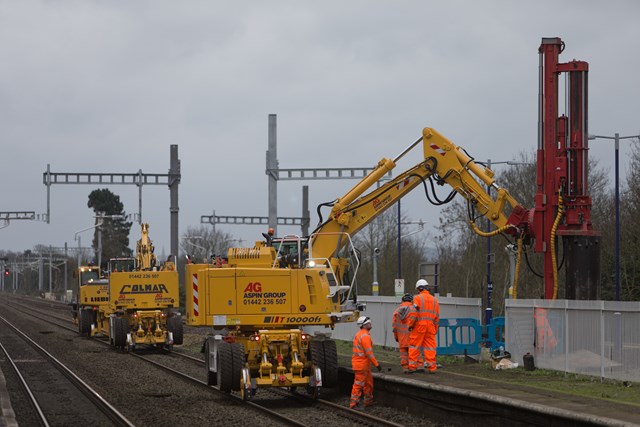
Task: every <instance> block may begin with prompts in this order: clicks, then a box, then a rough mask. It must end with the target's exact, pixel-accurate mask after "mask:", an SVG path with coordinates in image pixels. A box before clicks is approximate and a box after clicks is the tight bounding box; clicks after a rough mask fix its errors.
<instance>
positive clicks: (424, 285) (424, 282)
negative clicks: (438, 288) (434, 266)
mask: <svg viewBox="0 0 640 427" xmlns="http://www.w3.org/2000/svg"><path fill="white" fill-rule="evenodd" d="M420 286H422V287H424V288H426V287H427V286H429V282H427V281H426V280H424V279H420V280H418V281H417V282H416V289H418V288H419V287H420Z"/></svg>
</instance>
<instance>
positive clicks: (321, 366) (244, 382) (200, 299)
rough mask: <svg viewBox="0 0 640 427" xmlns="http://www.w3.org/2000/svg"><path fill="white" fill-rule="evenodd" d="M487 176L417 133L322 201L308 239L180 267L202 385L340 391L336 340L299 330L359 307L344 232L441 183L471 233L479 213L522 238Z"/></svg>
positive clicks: (521, 223) (331, 322) (444, 144)
mask: <svg viewBox="0 0 640 427" xmlns="http://www.w3.org/2000/svg"><path fill="white" fill-rule="evenodd" d="M419 145H421V147H422V154H423V156H422V158H421V159H420V161H419V162H418V163H417V164H416V165H415V166H413V167H411V168H409V169H407V170H405V171H404V172H401V173H400V174H399V175H397V176H396V177H395V178H393V179H390V180H388V181H386V183H384V185H378V183H379V182H380V180H381V179H383V178H384V177H385V175H387V174H388V173H389V172H390V171H391V170H392V169H394V168H395V166H396V163H397V161H398V160H399V159H400V158H402V157H404V156H405V155H406V154H407V153H408V152H409V151H411V150H412V149H413V148H415V147H416V146H419ZM493 176H494V174H493V171H491V170H490V169H488V168H486V167H484V165H481V164H477V163H475V162H474V161H473V158H471V157H470V156H469V155H468V154H467V153H466V151H464V149H462V148H460V147H458V146H456V145H455V144H453V142H451V141H450V140H449V139H447V138H446V137H444V136H443V135H441V134H440V133H439V132H438V131H436V130H435V129H433V128H424V130H423V133H422V137H421V138H420V139H418V140H417V141H416V142H414V143H413V144H412V145H410V146H409V147H408V148H406V149H405V150H404V151H403V152H402V153H400V155H398V156H397V157H396V158H394V159H393V160H391V159H387V158H383V159H382V160H380V162H378V164H377V165H376V167H374V169H373V170H372V171H371V172H370V173H369V174H368V175H367V176H366V177H364V178H363V179H362V180H361V181H360V182H359V183H358V184H356V185H355V186H354V187H353V188H352V189H350V190H349V191H348V192H347V193H346V194H345V195H344V196H343V197H341V198H338V199H336V200H334V201H332V202H329V203H325V204H323V205H320V206H319V207H318V213H320V208H321V207H323V206H325V207H330V208H331V212H330V214H329V215H328V217H327V219H326V220H323V219H322V218H321V219H320V224H319V225H318V226H317V228H316V229H315V230H314V232H313V233H312V234H311V235H310V236H307V237H299V236H285V237H283V238H273V237H272V236H271V235H270V234H265V235H264V236H265V239H266V242H263V241H260V242H256V244H255V246H254V247H252V248H230V249H229V251H228V263H227V264H224V265H222V266H213V265H210V264H187V266H186V276H185V281H186V285H185V289H186V291H185V295H186V312H187V324H189V325H194V326H195V325H200V326H213V334H212V336H211V337H208V338H207V339H206V341H205V343H204V346H203V347H204V352H205V358H206V362H207V363H206V373H207V381H208V383H209V384H210V385H213V384H216V385H218V386H219V387H220V389H221V390H224V391H228V392H229V391H232V390H239V391H240V393H241V394H242V396H243V397H244V398H245V399H248V398H250V397H251V396H253V395H254V394H255V392H256V389H257V388H259V387H290V388H296V387H299V386H304V387H306V388H307V390H308V391H309V392H310V393H311V394H312V395H314V396H317V395H318V392H319V390H320V388H321V387H323V386H324V387H333V386H335V385H337V382H338V373H337V354H336V344H335V342H334V341H333V340H331V339H329V338H328V337H327V335H328V334H318V333H316V334H315V335H314V336H310V335H309V334H307V333H306V332H305V328H307V327H309V326H320V327H322V326H324V327H326V328H328V329H333V328H334V327H335V325H336V324H338V323H341V322H353V321H355V320H356V319H357V318H358V316H359V313H360V311H361V310H362V309H363V308H364V307H363V306H362V305H361V304H358V303H357V299H356V296H355V293H354V292H353V290H354V284H355V277H356V274H357V270H358V266H359V259H358V254H359V252H358V251H357V250H356V249H355V248H354V247H353V244H352V240H351V236H353V235H354V234H355V233H357V232H358V231H360V230H361V229H362V228H363V227H365V226H366V225H367V224H369V223H370V222H371V221H373V220H374V219H375V218H376V217H378V216H379V215H380V214H381V213H382V212H384V211H385V210H386V209H388V208H390V207H391V206H392V205H393V204H394V203H395V202H396V201H398V200H399V199H400V198H402V197H404V196H405V195H406V194H407V193H409V192H410V191H412V190H413V189H414V188H416V187H418V186H422V187H424V189H425V192H426V193H427V198H429V197H430V196H429V191H428V189H431V190H432V192H433V191H434V185H435V184H438V185H444V184H447V185H449V186H450V187H452V191H451V193H450V194H449V196H448V197H447V198H446V199H445V200H443V201H440V202H441V203H446V202H448V201H450V200H451V199H452V198H453V196H454V195H455V194H460V195H462V196H463V197H464V198H465V199H466V200H467V201H468V203H469V211H470V212H473V218H470V225H471V226H472V228H473V229H474V230H475V231H476V232H480V231H479V230H478V228H477V227H475V221H476V220H478V218H481V217H483V216H486V217H487V218H488V219H489V220H490V221H492V222H493V224H494V225H496V226H497V227H498V229H497V230H496V232H495V234H499V233H505V234H509V235H511V236H520V238H523V237H524V236H525V233H526V231H527V227H526V225H527V222H526V218H525V217H526V214H527V211H526V210H525V209H524V208H523V207H522V206H521V205H520V204H519V203H518V202H517V201H516V200H515V199H514V198H513V197H511V195H510V194H509V193H508V192H507V191H506V190H505V189H503V188H500V187H498V186H497V185H496V183H495V179H494V178H493ZM486 186H491V187H492V188H494V190H495V194H496V195H495V197H493V196H492V195H490V194H489V193H488V192H487V191H486V190H485V188H486ZM367 191H368V193H366V192H367ZM365 193H366V194H365ZM434 195H435V193H434ZM431 197H433V196H431ZM436 200H438V199H437V196H436ZM438 201H439V200H438ZM354 332H355V331H354Z"/></svg>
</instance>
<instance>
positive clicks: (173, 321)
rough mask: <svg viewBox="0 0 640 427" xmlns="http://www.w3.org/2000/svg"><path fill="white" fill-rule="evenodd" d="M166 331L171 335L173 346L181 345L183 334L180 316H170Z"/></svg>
mask: <svg viewBox="0 0 640 427" xmlns="http://www.w3.org/2000/svg"><path fill="white" fill-rule="evenodd" d="M167 329H169V332H171V333H172V334H173V344H174V345H182V341H183V337H184V333H183V326H182V316H171V317H169V319H168V320H167Z"/></svg>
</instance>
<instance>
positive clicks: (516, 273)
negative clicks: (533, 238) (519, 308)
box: [512, 233, 524, 299]
mask: <svg viewBox="0 0 640 427" xmlns="http://www.w3.org/2000/svg"><path fill="white" fill-rule="evenodd" d="M523 240H524V233H522V234H521V235H520V237H519V238H518V258H517V259H516V269H515V271H514V273H513V294H512V295H513V299H518V276H519V274H520V262H521V261H522V242H523Z"/></svg>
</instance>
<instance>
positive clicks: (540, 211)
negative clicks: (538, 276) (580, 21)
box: [531, 37, 600, 300]
mask: <svg viewBox="0 0 640 427" xmlns="http://www.w3.org/2000/svg"><path fill="white" fill-rule="evenodd" d="M563 50H564V42H563V41H562V40H561V39H560V38H558V37H554V38H543V39H542V44H541V45H540V49H539V50H538V52H539V54H540V76H539V79H540V80H539V83H540V93H539V106H538V114H539V117H538V151H537V168H536V186H537V189H536V196H535V209H534V210H533V211H532V212H531V213H532V216H533V222H532V228H533V230H532V231H533V233H532V234H533V235H534V236H535V247H534V250H535V251H536V252H542V253H543V254H544V296H545V298H547V299H552V298H556V297H557V286H556V284H557V273H556V272H557V271H558V269H559V266H561V264H562V263H563V262H564V264H565V267H566V269H565V271H566V276H565V279H566V282H565V285H566V287H565V297H566V299H577V300H595V299H598V297H599V286H598V283H599V276H600V235H599V233H598V232H596V231H595V230H594V229H593V226H592V224H591V197H589V194H588V183H587V175H588V149H589V148H588V127H587V93H588V90H587V82H588V79H587V76H588V71H589V64H588V63H586V62H584V61H576V60H573V61H571V62H568V63H559V62H558V57H559V55H560V53H562V51H563ZM561 73H565V75H566V77H567V78H566V93H567V100H566V101H567V110H568V111H565V114H567V115H565V114H563V115H561V116H559V115H558V81H559V77H560V74H561ZM559 209H560V210H562V211H564V216H563V217H561V216H559V215H558V210H559ZM556 222H557V224H556ZM554 224H555V225H554ZM557 236H562V243H563V251H562V252H561V253H562V257H563V259H557V257H556V255H557V254H558V250H559V248H558V245H557V241H558V239H557ZM554 249H555V250H554ZM554 276H555V277H554Z"/></svg>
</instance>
